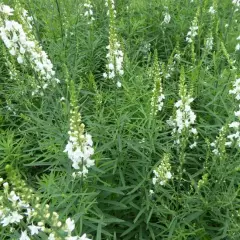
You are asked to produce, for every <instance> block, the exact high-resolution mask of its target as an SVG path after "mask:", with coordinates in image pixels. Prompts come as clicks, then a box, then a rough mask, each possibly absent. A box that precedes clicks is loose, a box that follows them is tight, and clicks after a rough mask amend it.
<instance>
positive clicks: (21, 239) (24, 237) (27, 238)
mask: <svg viewBox="0 0 240 240" xmlns="http://www.w3.org/2000/svg"><path fill="white" fill-rule="evenodd" d="M19 240H30V238H29V237H28V235H27V231H26V230H25V231H24V232H22V234H21V237H20V238H19Z"/></svg>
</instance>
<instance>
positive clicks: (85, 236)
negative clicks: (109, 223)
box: [79, 233, 91, 240]
mask: <svg viewBox="0 0 240 240" xmlns="http://www.w3.org/2000/svg"><path fill="white" fill-rule="evenodd" d="M79 240H91V239H90V238H87V234H86V233H84V234H83V235H82V236H81V237H80V238H79Z"/></svg>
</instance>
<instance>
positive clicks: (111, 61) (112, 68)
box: [103, 0, 124, 88]
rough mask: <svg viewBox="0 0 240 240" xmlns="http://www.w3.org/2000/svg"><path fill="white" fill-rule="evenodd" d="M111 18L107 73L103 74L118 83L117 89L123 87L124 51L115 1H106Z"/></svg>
mask: <svg viewBox="0 0 240 240" xmlns="http://www.w3.org/2000/svg"><path fill="white" fill-rule="evenodd" d="M106 6H107V7H108V16H109V45H108V46H107V47H106V48H107V50H108V53H107V56H106V57H107V65H106V69H107V72H105V73H103V77H104V78H108V79H112V80H114V81H115V82H116V85H117V87H119V88H120V87H121V86H122V83H121V76H122V75H123V74H124V70H123V51H122V49H121V44H120V42H119V40H118V37H117V32H116V22H115V18H116V10H115V4H114V0H106Z"/></svg>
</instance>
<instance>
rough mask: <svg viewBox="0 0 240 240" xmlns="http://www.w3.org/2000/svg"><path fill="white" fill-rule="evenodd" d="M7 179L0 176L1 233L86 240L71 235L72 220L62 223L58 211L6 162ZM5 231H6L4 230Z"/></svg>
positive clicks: (26, 237) (22, 239) (25, 239)
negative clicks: (45, 201) (43, 199)
mask: <svg viewBox="0 0 240 240" xmlns="http://www.w3.org/2000/svg"><path fill="white" fill-rule="evenodd" d="M6 171H7V175H8V177H7V179H3V178H0V184H1V187H2V188H3V190H2V191H0V202H1V207H0V224H1V226H2V231H3V232H2V233H4V232H5V233H7V232H9V233H11V235H10V236H9V237H11V239H15V238H16V237H17V238H18V239H20V240H30V239H39V238H41V239H48V240H58V239H65V240H73V239H75V240H90V239H89V238H87V236H86V234H84V235H83V236H82V237H80V236H72V232H73V231H74V229H75V222H74V220H72V219H71V218H67V219H66V221H65V223H64V222H62V221H61V220H60V218H59V214H58V213H56V212H54V211H52V210H51V207H50V206H49V205H48V204H43V203H41V198H40V197H39V196H38V195H37V194H36V193H34V190H33V189H31V188H30V187H28V186H27V184H26V183H25V181H23V180H22V179H21V178H20V176H19V174H18V173H17V172H16V171H15V170H13V169H12V168H11V167H10V166H9V165H8V166H6ZM7 230H8V231H7Z"/></svg>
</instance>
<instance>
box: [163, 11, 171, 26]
mask: <svg viewBox="0 0 240 240" xmlns="http://www.w3.org/2000/svg"><path fill="white" fill-rule="evenodd" d="M170 20H171V16H170V14H169V13H165V15H164V20H163V22H164V23H166V24H168V23H170Z"/></svg>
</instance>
